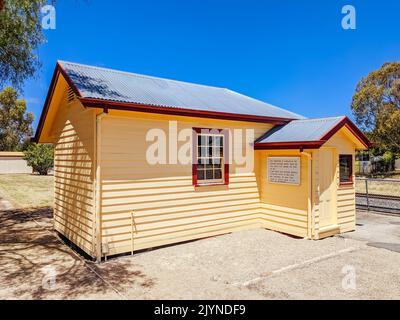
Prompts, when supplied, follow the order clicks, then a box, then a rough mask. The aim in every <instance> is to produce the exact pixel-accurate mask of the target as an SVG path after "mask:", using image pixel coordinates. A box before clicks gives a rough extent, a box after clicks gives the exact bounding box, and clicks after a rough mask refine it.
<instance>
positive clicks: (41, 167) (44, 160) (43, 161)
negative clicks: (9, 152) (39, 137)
mask: <svg viewBox="0 0 400 320" xmlns="http://www.w3.org/2000/svg"><path fill="white" fill-rule="evenodd" d="M24 154H25V156H24V159H25V160H26V162H27V163H28V166H31V167H32V169H33V171H35V172H38V173H39V174H40V175H47V173H48V171H49V169H51V168H52V167H53V165H54V153H53V146H51V145H48V144H36V143H33V144H31V145H30V146H29V147H28V148H27V150H26V151H24Z"/></svg>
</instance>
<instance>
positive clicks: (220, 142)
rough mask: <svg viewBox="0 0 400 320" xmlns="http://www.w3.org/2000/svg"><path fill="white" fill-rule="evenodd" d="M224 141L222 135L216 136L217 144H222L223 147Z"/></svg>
mask: <svg viewBox="0 0 400 320" xmlns="http://www.w3.org/2000/svg"><path fill="white" fill-rule="evenodd" d="M222 141H223V139H222V136H217V137H215V145H216V146H221V147H222V145H223V142H222Z"/></svg>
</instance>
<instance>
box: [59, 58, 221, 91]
mask: <svg viewBox="0 0 400 320" xmlns="http://www.w3.org/2000/svg"><path fill="white" fill-rule="evenodd" d="M57 63H60V64H63V63H64V64H71V65H75V66H80V67H84V68H88V69H94V70H103V71H107V72H115V73H119V74H126V75H131V76H132V75H133V76H136V77H140V78H146V79H156V80H164V81H173V82H178V83H187V84H192V85H196V86H203V87H208V88H214V89H220V90H229V89H228V88H226V87H219V86H214V85H208V84H202V83H196V82H190V81H183V80H176V79H170V78H162V77H157V76H151V75H148V74H141V73H136V72H131V71H123V70H118V69H113V68H109V67H99V66H93V65H89V64H84V63H78V62H71V61H65V60H57Z"/></svg>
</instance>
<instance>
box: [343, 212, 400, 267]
mask: <svg viewBox="0 0 400 320" xmlns="http://www.w3.org/2000/svg"><path fill="white" fill-rule="evenodd" d="M343 237H345V238H349V239H355V240H360V241H364V242H367V245H369V246H372V247H377V248H385V249H387V250H392V251H396V252H399V253H400V214H399V215H383V214H374V213H369V212H368V211H359V212H358V214H357V230H356V231H355V232H351V233H347V234H344V235H343ZM399 268H400V267H399Z"/></svg>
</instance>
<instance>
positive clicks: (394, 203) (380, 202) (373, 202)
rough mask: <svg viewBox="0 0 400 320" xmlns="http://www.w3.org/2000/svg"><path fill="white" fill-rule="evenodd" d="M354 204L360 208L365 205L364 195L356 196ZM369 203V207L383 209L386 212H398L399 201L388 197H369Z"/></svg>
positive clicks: (399, 208)
mask: <svg viewBox="0 0 400 320" xmlns="http://www.w3.org/2000/svg"><path fill="white" fill-rule="evenodd" d="M356 205H357V206H359V207H362V208H364V207H365V208H366V207H367V198H366V197H356ZM369 205H370V207H371V208H376V209H383V210H385V211H388V212H393V213H399V214H400V201H399V200H390V199H376V198H369Z"/></svg>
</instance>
